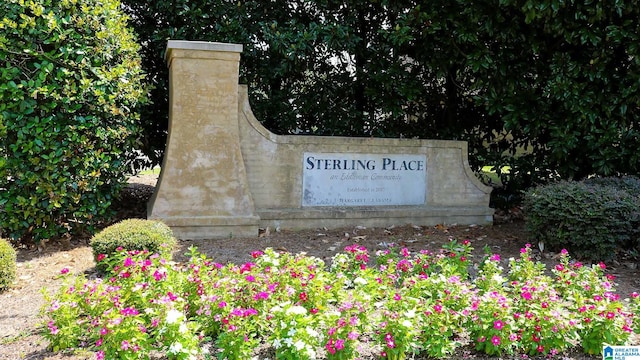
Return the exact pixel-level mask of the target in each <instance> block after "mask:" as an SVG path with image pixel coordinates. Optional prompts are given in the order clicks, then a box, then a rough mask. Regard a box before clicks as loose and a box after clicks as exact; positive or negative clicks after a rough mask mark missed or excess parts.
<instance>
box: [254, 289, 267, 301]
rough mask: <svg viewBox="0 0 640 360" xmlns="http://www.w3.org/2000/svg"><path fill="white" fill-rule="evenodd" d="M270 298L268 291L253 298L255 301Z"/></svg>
mask: <svg viewBox="0 0 640 360" xmlns="http://www.w3.org/2000/svg"><path fill="white" fill-rule="evenodd" d="M268 297H269V293H268V292H266V291H261V292H259V293H257V294H255V295H254V296H253V300H264V299H267V298H268Z"/></svg>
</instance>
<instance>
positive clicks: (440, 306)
mask: <svg viewBox="0 0 640 360" xmlns="http://www.w3.org/2000/svg"><path fill="white" fill-rule="evenodd" d="M433 311H435V312H437V313H440V312H442V305H440V304H435V305H433Z"/></svg>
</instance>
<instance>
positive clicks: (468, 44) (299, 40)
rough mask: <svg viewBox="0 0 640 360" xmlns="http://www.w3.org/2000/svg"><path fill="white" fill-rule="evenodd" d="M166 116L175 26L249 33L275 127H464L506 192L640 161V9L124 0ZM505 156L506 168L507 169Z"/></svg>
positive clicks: (432, 132) (224, 38)
mask: <svg viewBox="0 0 640 360" xmlns="http://www.w3.org/2000/svg"><path fill="white" fill-rule="evenodd" d="M123 2H124V4H125V5H126V6H125V11H127V12H128V13H129V14H130V15H131V17H132V21H133V22H132V25H133V27H134V28H135V30H136V31H137V32H138V34H139V35H140V38H141V42H142V47H143V66H144V68H145V70H146V71H148V72H149V74H150V79H151V81H152V82H153V84H154V85H155V90H154V91H153V92H152V100H153V101H152V103H151V104H150V105H148V106H147V107H145V109H144V110H143V113H142V121H143V123H144V127H145V140H144V151H145V153H146V154H147V155H149V156H150V158H151V161H152V162H154V163H157V162H158V161H159V160H160V158H161V155H162V151H163V149H164V139H165V131H166V128H167V110H166V109H167V108H168V103H167V94H168V92H167V86H168V81H167V79H168V76H167V67H166V64H165V62H164V60H163V52H164V50H165V47H166V40H167V39H185V40H209V41H220V42H234V43H240V44H243V45H244V52H243V54H242V60H241V61H242V69H241V77H242V81H243V82H245V83H248V84H249V85H250V86H249V89H250V97H251V102H252V109H253V111H254V112H255V114H256V116H257V118H258V119H260V120H261V121H262V122H263V123H264V124H265V125H266V126H267V127H268V128H269V129H271V130H272V131H275V132H276V133H281V134H289V133H306V134H317V135H348V136H381V137H407V138H410V137H421V138H443V139H460V140H467V141H468V142H469V144H470V149H471V154H470V155H471V162H472V166H474V167H475V168H476V169H480V167H481V166H486V165H491V166H495V167H496V169H497V170H498V175H500V176H501V180H502V182H503V184H504V186H505V188H506V191H507V192H513V191H514V190H522V189H524V188H526V187H528V186H530V185H532V184H536V183H540V182H546V181H548V180H550V179H552V178H564V179H580V178H583V177H585V176H587V175H590V174H598V175H616V174H620V173H627V174H637V173H638V171H639V164H640V162H639V160H640V159H639V154H640V152H638V151H637V148H638V145H640V137H639V136H638V119H639V114H640V113H639V111H640V108H639V106H638V105H639V103H640V91H639V88H638V86H639V84H640V71H639V70H640V66H639V65H640V63H639V61H640V58H639V57H638V55H639V54H638V51H639V44H640V42H639V40H640V39H639V36H640V28H639V26H640V21H638V19H639V18H640V8H639V7H637V6H636V4H634V3H630V2H622V1H619V0H604V1H596V2H594V1H593V0H578V1H572V2H568V1H561V0H542V1H540V0H535V1H533V0H528V1H524V0H480V1H474V2H468V1H463V0H454V1H450V0H447V1H444V0H434V1H429V2H426V3H425V2H418V1H407V0H401V1H388V0H375V1H374V0H349V1H336V0H320V1H306V0H273V1H216V0H158V1H153V2H140V1H138V0H124V1H123ZM503 166H509V169H510V173H509V174H508V175H507V174H503V173H501V171H500V169H502V168H503Z"/></svg>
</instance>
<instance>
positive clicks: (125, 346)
mask: <svg viewBox="0 0 640 360" xmlns="http://www.w3.org/2000/svg"><path fill="white" fill-rule="evenodd" d="M129 347H131V344H129V342H128V341H127V340H122V342H121V343H120V348H121V349H122V350H125V351H127V350H129Z"/></svg>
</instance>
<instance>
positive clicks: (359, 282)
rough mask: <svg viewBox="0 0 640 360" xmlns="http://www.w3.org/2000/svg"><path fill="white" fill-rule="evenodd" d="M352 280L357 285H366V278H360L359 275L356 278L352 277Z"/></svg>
mask: <svg viewBox="0 0 640 360" xmlns="http://www.w3.org/2000/svg"><path fill="white" fill-rule="evenodd" d="M353 282H354V283H355V284H357V285H367V280H366V279H363V278H361V277H359V276H358V277H357V278H355V279H353Z"/></svg>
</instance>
